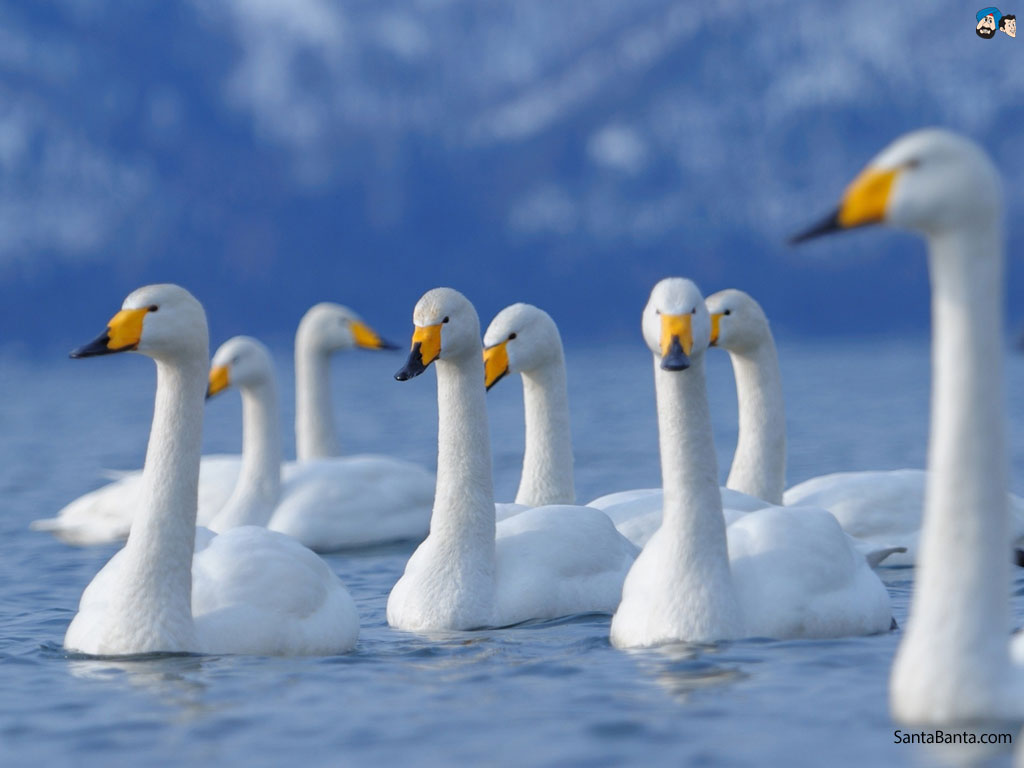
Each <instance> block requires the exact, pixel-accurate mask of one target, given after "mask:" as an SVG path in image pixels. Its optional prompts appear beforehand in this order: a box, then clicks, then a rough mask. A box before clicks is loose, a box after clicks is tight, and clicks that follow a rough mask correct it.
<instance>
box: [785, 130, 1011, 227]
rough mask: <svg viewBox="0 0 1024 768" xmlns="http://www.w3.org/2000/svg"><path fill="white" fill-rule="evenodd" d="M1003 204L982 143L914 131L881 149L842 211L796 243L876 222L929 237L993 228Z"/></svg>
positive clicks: (850, 188) (855, 182) (846, 197)
mask: <svg viewBox="0 0 1024 768" xmlns="http://www.w3.org/2000/svg"><path fill="white" fill-rule="evenodd" d="M1001 200H1002V193H1001V190H1000V182H999V174H998V172H997V171H996V169H995V166H994V165H993V164H992V161H991V160H990V159H989V158H988V156H987V155H986V154H985V152H984V151H983V150H982V149H981V148H980V147H979V146H978V145H977V144H975V143H974V142H972V141H970V140H969V139H966V138H964V137H963V136H959V135H957V134H955V133H951V132H950V131H945V130H941V129H938V128H929V129H925V130H920V131H914V132H913V133H908V134H906V135H905V136H902V137H901V138H899V139H897V140H896V141H894V142H893V143H892V144H890V145H889V146H888V147H886V148H885V149H884V150H882V152H881V153H879V154H878V156H877V157H875V159H874V160H872V161H871V162H870V163H868V166H867V168H865V169H864V170H863V171H861V173H860V175H858V176H857V178H855V179H854V180H853V181H852V182H851V183H850V185H849V186H848V187H847V188H846V192H845V193H844V194H843V197H842V200H841V202H840V204H839V207H838V208H837V209H836V210H835V211H833V212H832V213H831V214H829V216H828V217H826V218H825V219H824V220H823V221H821V222H819V223H818V224H816V225H815V226H813V227H811V228H810V229H808V230H806V231H805V232H802V233H800V234H798V235H796V236H795V237H793V238H792V242H794V243H799V242H803V241H804V240H809V239H811V238H813V237H817V236H819V235H824V234H828V233H829V232H836V231H839V230H843V229H852V228H854V227H862V226H868V225H871V224H888V225H890V226H894V227H899V228H901V229H911V230H915V231H917V232H921V233H922V234H925V235H939V234H942V233H943V232H947V231H950V230H954V229H958V228H964V227H969V226H971V225H972V224H984V225H991V224H994V223H997V222H998V219H999V217H1000V216H1001V212H1002V202H1001Z"/></svg>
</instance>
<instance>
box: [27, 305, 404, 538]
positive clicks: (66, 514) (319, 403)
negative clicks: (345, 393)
mask: <svg viewBox="0 0 1024 768" xmlns="http://www.w3.org/2000/svg"><path fill="white" fill-rule="evenodd" d="M356 347H361V348H365V349H393V347H392V346H391V345H390V344H388V343H387V342H386V341H384V340H383V339H381V337H380V336H379V335H377V333H376V332H375V331H374V330H372V329H371V328H370V327H369V326H368V325H367V324H366V323H365V322H364V321H363V320H362V318H360V317H359V316H358V315H357V314H356V313H355V312H353V311H352V310H351V309H349V308H348V307H344V306H342V305H340V304H333V303H329V302H323V303H320V304H316V305H314V306H313V307H311V308H310V309H309V310H308V311H307V312H306V314H305V315H304V316H303V318H302V320H301V322H300V323H299V327H298V331H297V332H296V334H295V377H296V385H295V399H296V403H295V405H296V408H295V439H296V452H297V455H298V458H299V460H300V461H303V460H306V459H318V458H326V457H332V456H337V455H338V454H339V452H340V449H339V447H338V446H339V443H338V438H337V434H336V431H335V425H334V415H333V410H332V407H331V396H330V380H329V368H330V359H331V356H332V355H333V354H334V353H336V352H338V351H342V350H347V349H354V348H356ZM241 466H242V457H241V456H239V455H237V454H216V455H210V456H203V458H202V462H201V464H200V471H199V511H198V517H197V520H198V523H199V525H208V524H209V523H210V521H211V520H212V519H213V518H214V516H215V515H216V514H217V513H218V512H219V511H220V510H221V509H222V508H223V507H224V504H225V503H226V502H227V500H228V499H229V498H230V496H231V494H232V492H233V491H234V489H235V486H236V485H237V483H238V473H239V471H240V470H241ZM286 471H287V470H286ZM116 474H117V477H116V479H115V480H114V481H113V482H110V483H108V484H106V485H104V486H101V487H99V488H97V489H96V490H94V491H90V492H89V493H86V494H84V495H82V496H79V497H78V498H77V499H75V500H74V501H72V502H71V503H69V504H67V505H66V506H65V507H64V508H63V509H61V510H60V511H59V512H58V513H57V515H56V516H55V517H52V518H48V519H44V520H36V521H35V522H33V523H32V528H33V530H38V531H48V532H50V533H52V534H54V535H55V536H56V537H57V538H59V539H61V540H62V541H65V542H67V543H68V544H75V545H79V546H85V545H92V544H105V543H109V542H113V541H122V540H123V539H124V538H125V537H127V536H128V531H129V529H130V528H131V525H132V519H133V515H134V512H135V509H136V508H137V506H138V498H139V491H140V488H141V485H142V472H141V471H138V470H135V471H130V472H121V473H116Z"/></svg>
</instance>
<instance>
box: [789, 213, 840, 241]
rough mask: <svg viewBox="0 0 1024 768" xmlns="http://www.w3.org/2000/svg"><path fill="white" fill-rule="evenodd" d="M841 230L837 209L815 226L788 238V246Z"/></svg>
mask: <svg viewBox="0 0 1024 768" xmlns="http://www.w3.org/2000/svg"><path fill="white" fill-rule="evenodd" d="M841 229H842V226H841V225H840V224H839V209H838V208H836V210H834V211H833V212H832V213H830V214H829V215H828V216H826V217H825V218H824V219H822V220H821V221H819V222H818V223H817V224H814V225H813V226H811V227H809V228H808V229H805V230H804V231H803V232H798V233H796V234H795V235H793V236H792V237H790V238H789V244H790V245H799V244H800V243H803V242H806V241H808V240H813V239H814V238H816V237H821V236H822V235H827V234H829V233H831V232H838V231H839V230H841Z"/></svg>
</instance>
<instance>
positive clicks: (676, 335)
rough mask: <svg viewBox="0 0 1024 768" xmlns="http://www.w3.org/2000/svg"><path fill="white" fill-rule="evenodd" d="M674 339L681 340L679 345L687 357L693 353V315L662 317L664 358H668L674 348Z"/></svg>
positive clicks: (662, 350)
mask: <svg viewBox="0 0 1024 768" xmlns="http://www.w3.org/2000/svg"><path fill="white" fill-rule="evenodd" d="M672 339H678V340H679V345H680V346H681V347H682V348H683V352H684V353H686V354H687V355H689V354H690V352H692V351H693V315H662V316H661V356H662V357H667V356H668V353H669V350H670V349H671V348H672Z"/></svg>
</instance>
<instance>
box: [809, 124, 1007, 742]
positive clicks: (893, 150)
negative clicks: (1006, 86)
mask: <svg viewBox="0 0 1024 768" xmlns="http://www.w3.org/2000/svg"><path fill="white" fill-rule="evenodd" d="M1003 210H1004V208H1003V201H1002V191H1001V189H1000V182H999V176H998V173H997V172H996V169H995V167H994V166H993V164H992V162H991V160H989V158H988V157H987V155H986V154H985V153H984V152H983V151H982V150H981V149H980V148H979V147H978V146H977V145H975V144H974V143H973V142H971V141H969V140H967V139H965V138H963V137H961V136H958V135H956V134H953V133H950V132H948V131H944V130H938V129H929V130H921V131H915V132H913V133H909V134H907V135H905V136H903V137H901V138H900V139H897V140H896V141H895V142H894V143H893V144H891V145H890V146H889V147H887V148H886V149H885V150H883V151H882V152H881V154H879V155H878V156H877V157H875V159H874V160H872V161H871V162H870V163H869V164H868V167H867V168H866V169H865V170H864V171H862V172H861V174H860V175H859V176H857V178H856V179H854V181H853V182H852V183H851V184H850V186H849V187H847V189H846V192H845V194H844V195H843V199H842V202H841V203H840V205H839V208H838V210H837V211H836V212H835V213H834V214H832V215H831V216H829V217H828V219H827V220H826V221H824V222H822V223H821V224H819V225H817V226H815V227H813V228H812V229H810V230H808V231H807V232H805V233H803V234H802V235H799V236H798V237H796V238H794V241H795V242H799V241H801V240H806V239H808V238H810V237H814V236H817V235H822V234H825V233H827V232H833V231H836V230H841V229H848V228H851V227H858V226H864V225H868V224H875V223H885V224H888V225H891V226H895V227H899V228H901V229H912V230H914V231H916V232H919V233H921V234H922V235H924V237H925V238H926V240H927V242H928V266H929V272H930V274H931V286H932V405H931V435H930V437H929V440H928V475H927V485H926V488H925V506H924V522H923V525H922V530H921V541H920V547H919V551H918V557H917V575H916V579H915V583H914V593H913V596H912V598H911V602H910V614H909V618H908V620H907V623H906V626H905V628H904V634H903V638H902V640H901V642H900V645H899V649H898V651H897V653H896V659H895V662H894V664H893V668H892V676H891V678H890V682H889V703H890V706H891V708H892V713H893V715H894V716H895V717H896V718H897V719H898V720H900V721H903V722H908V723H915V724H921V725H925V724H929V725H943V724H947V723H960V722H977V721H979V720H987V719H992V718H994V719H1006V718H1014V719H1021V718H1024V679H1022V674H1021V668H1020V667H1019V666H1016V667H1015V666H1013V665H1012V664H1011V660H1010V643H1009V634H1010V562H1009V559H1008V558H1007V557H1006V542H1007V540H1008V538H1009V535H1010V526H1009V522H1010V515H1009V507H1008V504H1007V497H1006V492H1007V475H1008V461H1007V451H1006V438H1005V434H1004V431H1005V428H1006V427H1005V424H1006V419H1005V415H1004V414H1005V411H1004V408H1005V405H1004V399H1003V398H1004V393H1003V360H1002V357H1003V261H1004V255H1003V249H1004V246H1003V226H1002V217H1003ZM1020 647H1021V646H1020V641H1018V642H1017V643H1016V645H1015V650H1017V649H1018V648H1020ZM1021 662H1024V658H1018V663H1021Z"/></svg>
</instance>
